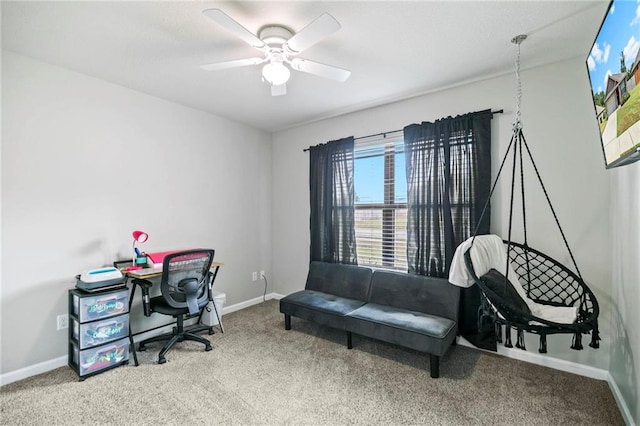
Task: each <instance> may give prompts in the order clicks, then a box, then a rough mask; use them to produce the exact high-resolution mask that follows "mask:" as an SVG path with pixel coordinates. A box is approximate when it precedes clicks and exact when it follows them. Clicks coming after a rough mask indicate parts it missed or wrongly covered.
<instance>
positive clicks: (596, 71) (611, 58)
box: [587, 0, 640, 93]
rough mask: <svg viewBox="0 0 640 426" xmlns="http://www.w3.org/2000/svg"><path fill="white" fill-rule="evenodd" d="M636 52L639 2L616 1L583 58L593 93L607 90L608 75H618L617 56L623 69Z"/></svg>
mask: <svg viewBox="0 0 640 426" xmlns="http://www.w3.org/2000/svg"><path fill="white" fill-rule="evenodd" d="M638 49H640V3H638V2H635V1H620V0H616V1H614V2H613V5H611V9H610V10H609V13H607V16H606V18H605V20H604V24H603V25H602V29H601V30H600V33H599V34H598V38H597V39H596V41H595V43H594V45H593V48H592V49H591V52H590V54H589V57H588V58H587V66H588V68H589V75H590V77H591V88H592V90H593V92H594V93H598V92H604V91H605V90H606V89H607V83H606V81H607V78H608V76H609V75H612V74H618V73H620V53H621V52H623V53H624V62H625V65H626V67H627V70H630V69H631V67H632V66H633V62H634V61H635V60H636V56H637V55H638Z"/></svg>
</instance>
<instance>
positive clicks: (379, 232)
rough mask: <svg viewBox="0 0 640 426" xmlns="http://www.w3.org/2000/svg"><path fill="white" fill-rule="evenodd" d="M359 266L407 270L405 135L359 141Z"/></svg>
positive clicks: (356, 179) (356, 173)
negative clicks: (403, 138)
mask: <svg viewBox="0 0 640 426" xmlns="http://www.w3.org/2000/svg"><path fill="white" fill-rule="evenodd" d="M354 186H355V231H356V245H357V253H358V264H359V265H364V266H372V267H377V268H383V269H395V270H400V271H406V270H407V180H406V173H405V158H404V145H403V141H402V135H401V134H400V136H399V137H396V138H389V137H386V138H380V139H379V140H377V141H371V140H369V141H365V142H364V143H358V142H356V146H355V161H354Z"/></svg>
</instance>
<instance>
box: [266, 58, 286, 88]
mask: <svg viewBox="0 0 640 426" xmlns="http://www.w3.org/2000/svg"><path fill="white" fill-rule="evenodd" d="M262 77H263V78H264V79H265V80H266V81H268V82H269V84H272V85H273V86H280V85H281V84H285V83H286V82H287V81H289V77H291V71H289V68H287V67H285V66H284V64H283V63H282V62H278V61H271V62H270V63H268V64H267V65H265V66H264V67H263V68H262Z"/></svg>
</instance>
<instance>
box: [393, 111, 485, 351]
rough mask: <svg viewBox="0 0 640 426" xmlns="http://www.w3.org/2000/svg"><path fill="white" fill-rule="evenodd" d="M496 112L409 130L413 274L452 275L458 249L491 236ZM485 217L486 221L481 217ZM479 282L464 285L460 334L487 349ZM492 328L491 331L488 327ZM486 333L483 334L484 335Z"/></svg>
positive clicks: (409, 239) (409, 254)
mask: <svg viewBox="0 0 640 426" xmlns="http://www.w3.org/2000/svg"><path fill="white" fill-rule="evenodd" d="M492 116H493V115H492V113H491V110H485V111H480V112H474V113H469V114H465V115H461V116H457V117H454V118H452V117H447V118H443V119H440V120H437V121H436V122H434V123H431V122H423V123H421V124H412V125H409V126H407V127H405V128H404V145H405V156H406V161H405V167H406V174H407V207H408V212H407V261H408V265H409V273H414V274H420V275H429V276H435V277H443V278H447V277H448V275H449V268H450V266H451V261H452V259H453V254H454V252H455V249H456V247H457V246H458V245H459V244H460V243H461V242H463V241H464V240H466V239H467V238H469V237H471V236H472V235H473V234H474V232H476V228H477V234H487V233H488V232H489V226H490V217H491V216H490V205H489V204H487V211H486V212H485V213H484V216H483V215H482V211H483V209H484V207H485V203H488V198H489V194H490V190H491V118H492ZM481 216H482V219H481ZM479 305H480V292H479V290H478V289H477V286H473V287H471V288H469V289H463V291H462V295H461V301H460V319H459V328H460V334H462V335H463V336H465V337H467V338H468V339H469V340H470V341H472V343H475V344H477V345H478V346H481V347H486V348H487V349H493V350H495V342H494V343H493V348H491V347H487V344H485V343H478V342H479V341H485V342H488V345H489V346H491V343H490V342H491V336H490V335H489V336H487V335H485V336H479V333H480V331H479V330H478V326H477V309H478V307H479ZM489 332H490V331H489ZM480 334H483V333H480Z"/></svg>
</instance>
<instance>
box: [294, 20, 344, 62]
mask: <svg viewBox="0 0 640 426" xmlns="http://www.w3.org/2000/svg"><path fill="white" fill-rule="evenodd" d="M339 29H340V23H339V22H338V21H337V20H336V18H334V17H333V16H331V15H329V14H328V13H323V14H322V15H320V16H319V17H318V18H316V19H315V20H313V21H311V22H310V23H309V25H307V26H306V27H304V28H303V29H301V30H300V31H299V32H298V33H296V34H295V35H294V36H293V37H291V38H290V39H289V40H288V41H287V42H286V43H285V44H284V45H285V47H286V48H287V49H288V50H290V51H291V53H293V54H297V53H300V52H302V51H303V50H305V49H307V48H309V47H311V46H313V45H314V44H316V43H317V42H319V41H320V40H322V39H323V38H325V37H326V36H328V35H329V34H332V33H334V32H336V31H338V30H339Z"/></svg>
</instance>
